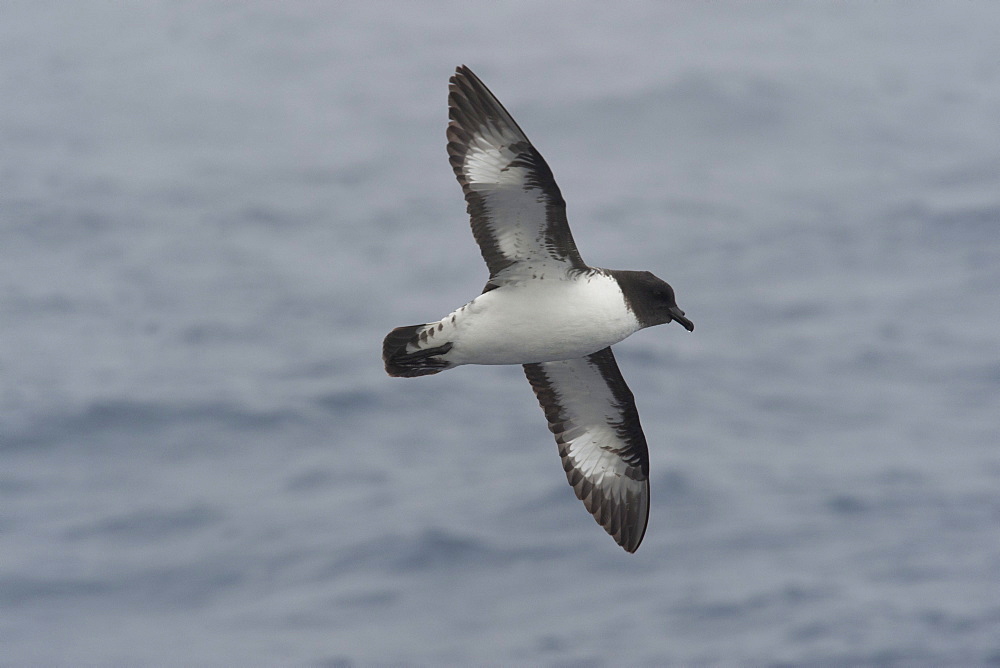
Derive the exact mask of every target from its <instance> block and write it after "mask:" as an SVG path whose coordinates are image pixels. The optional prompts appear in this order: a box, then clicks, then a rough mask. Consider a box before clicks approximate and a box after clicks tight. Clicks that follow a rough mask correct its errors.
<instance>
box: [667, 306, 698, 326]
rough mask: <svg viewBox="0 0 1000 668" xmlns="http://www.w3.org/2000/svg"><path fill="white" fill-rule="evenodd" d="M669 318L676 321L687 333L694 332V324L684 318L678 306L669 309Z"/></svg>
mask: <svg viewBox="0 0 1000 668" xmlns="http://www.w3.org/2000/svg"><path fill="white" fill-rule="evenodd" d="M670 317H671V318H673V319H674V320H676V321H677V322H679V323H680V324H681V326H683V327H684V329H686V330H687V331H689V332H693V331H694V323H693V322H691V321H690V320H688V319H687V318H685V317H684V311H682V310H681V309H680V307H678V306H673V307H671V309H670Z"/></svg>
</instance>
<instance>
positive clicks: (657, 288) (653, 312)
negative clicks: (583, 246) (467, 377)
mask: <svg viewBox="0 0 1000 668" xmlns="http://www.w3.org/2000/svg"><path fill="white" fill-rule="evenodd" d="M609 273H610V274H611V275H612V276H614V277H615V278H617V279H618V284H619V285H620V286H621V289H622V293H624V295H625V303H626V304H628V307H629V310H631V311H632V313H634V314H635V317H636V320H638V321H639V324H640V325H642V326H643V327H652V326H653V325H663V324H665V323H668V322H670V321H671V320H676V321H677V322H679V323H680V324H681V325H682V326H683V327H684V329H686V330H687V331H689V332H693V331H694V323H693V322H691V321H690V320H688V319H687V318H685V317H684V311H682V310H681V309H680V307H678V306H677V301H676V299H675V298H674V289H673V288H672V287H670V284H669V283H667V282H666V281H663V280H661V279H659V278H657V277H656V276H654V275H653V274H652V273H650V272H648V271H615V270H612V271H610V272H609Z"/></svg>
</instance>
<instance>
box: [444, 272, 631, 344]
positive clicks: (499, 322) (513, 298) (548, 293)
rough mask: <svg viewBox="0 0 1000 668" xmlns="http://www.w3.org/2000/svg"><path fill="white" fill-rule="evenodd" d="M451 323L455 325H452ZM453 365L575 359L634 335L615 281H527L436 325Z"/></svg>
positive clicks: (588, 278) (484, 298) (484, 296)
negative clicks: (449, 345) (448, 344)
mask: <svg viewBox="0 0 1000 668" xmlns="http://www.w3.org/2000/svg"><path fill="white" fill-rule="evenodd" d="M453 317H454V319H452V318H453ZM441 322H442V323H446V326H447V327H448V329H452V328H453V331H451V332H447V331H446V332H442V334H447V335H448V336H447V340H449V341H451V342H452V343H453V349H452V350H451V352H449V354H448V356H447V357H448V360H449V361H452V362H454V363H455V364H525V363H531V362H551V361H555V360H564V359H575V358H578V357H583V356H584V355H589V354H590V353H593V352H597V351H598V350H601V349H602V348H605V347H607V346H609V345H611V344H614V343H617V342H619V341H621V340H622V339H624V338H625V337H627V336H629V335H630V334H632V333H633V332H635V331H636V330H638V329H639V323H638V321H637V320H636V319H635V316H634V315H633V314H632V313H631V312H630V311H629V310H628V308H627V307H626V305H625V300H624V297H623V295H622V292H621V289H620V288H619V287H618V283H617V281H615V280H614V279H613V278H611V277H609V276H606V275H604V274H602V273H597V272H595V273H593V274H589V275H577V276H575V277H574V278H573V279H572V280H571V279H563V280H560V279H556V278H551V277H550V278H548V279H545V280H529V281H524V282H521V283H517V284H512V285H504V286H503V287H500V288H497V289H495V290H491V291H490V292H487V293H484V294H482V295H480V296H479V297H477V298H476V299H474V300H473V301H471V302H469V303H468V304H466V305H465V306H463V307H462V308H460V309H458V310H457V311H455V312H454V313H452V314H451V315H449V316H447V317H445V318H444V319H442V321H441Z"/></svg>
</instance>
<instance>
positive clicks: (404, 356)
mask: <svg viewBox="0 0 1000 668" xmlns="http://www.w3.org/2000/svg"><path fill="white" fill-rule="evenodd" d="M426 328H427V325H407V326H405V327H397V328H396V329H394V330H392V331H391V332H389V334H388V335H387V336H386V337H385V340H384V341H383V342H382V361H383V362H385V372H386V373H388V374H389V375H390V376H397V377H402V378H413V377H416V376H429V375H431V374H432V373H439V372H441V371H444V370H445V369H450V368H451V367H453V366H455V365H454V364H453V363H451V362H448V361H446V360H444V359H441V356H442V355H444V354H445V353H446V352H448V351H449V350H451V346H452V344H451V342H448V343H445V344H443V345H440V346H435V347H433V348H420V347H419V346H420V344H421V343H426V341H427V336H426ZM408 347H409V348H410V350H409V351H407V348H408Z"/></svg>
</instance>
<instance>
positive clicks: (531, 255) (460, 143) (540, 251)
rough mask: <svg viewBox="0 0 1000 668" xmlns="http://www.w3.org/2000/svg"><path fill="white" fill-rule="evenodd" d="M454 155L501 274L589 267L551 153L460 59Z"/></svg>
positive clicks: (487, 250) (480, 239)
mask: <svg viewBox="0 0 1000 668" xmlns="http://www.w3.org/2000/svg"><path fill="white" fill-rule="evenodd" d="M448 116H449V118H450V119H451V122H450V123H449V124H448V156H449V159H450V161H451V165H452V168H453V169H454V170H455V175H456V176H457V177H458V182H459V183H460V184H461V185H462V190H463V191H464V192H465V200H466V203H467V204H468V210H469V215H470V216H471V218H472V232H473V234H474V235H475V237H476V242H477V243H478V244H479V248H480V250H482V253H483V259H485V260H486V265H487V266H488V267H489V270H490V276H491V277H495V276H497V275H499V274H500V273H501V272H503V271H504V270H506V269H509V268H511V267H515V268H516V270H518V271H525V272H527V271H531V270H533V269H534V270H538V269H544V268H545V267H547V266H549V267H551V266H553V265H558V267H559V268H560V269H563V270H564V269H569V268H578V269H583V268H585V267H586V265H585V264H584V262H583V260H582V259H581V258H580V253H579V251H577V249H576V244H575V243H574V242H573V235H572V234H571V233H570V230H569V224H568V223H567V222H566V202H565V201H563V198H562V195H561V194H560V192H559V186H557V185H556V182H555V179H554V178H553V177H552V171H551V170H550V169H549V166H548V165H547V164H545V160H544V159H543V158H542V156H541V155H540V154H539V153H538V151H536V150H535V147H534V146H532V145H531V142H530V141H528V138H527V137H526V136H525V135H524V133H523V132H522V131H521V128H519V127H518V126H517V123H515V122H514V119H513V118H511V116H510V114H508V113H507V110H506V109H504V108H503V105H501V104H500V102H499V100H497V99H496V97H494V96H493V93H491V92H490V91H489V89H488V88H486V86H485V85H483V82H482V81H480V80H479V78H478V77H476V75H475V74H473V73H472V70H470V69H469V68H467V67H465V66H464V65H463V66H462V67H459V68H458V69H457V71H456V73H455V75H454V76H453V77H452V78H451V83H450V86H449V94H448Z"/></svg>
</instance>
